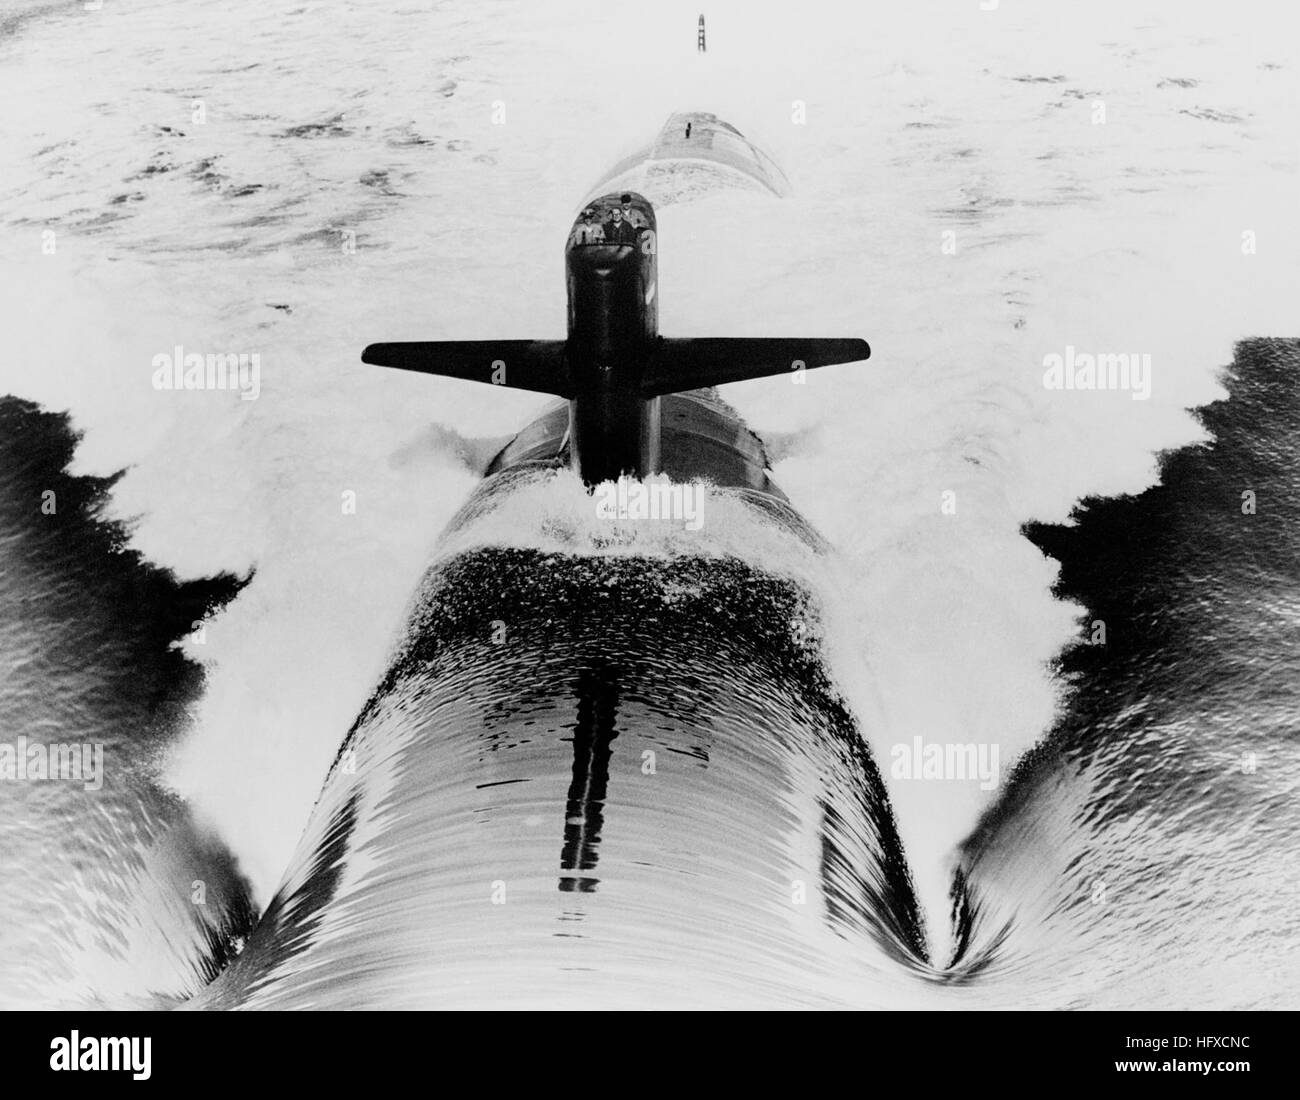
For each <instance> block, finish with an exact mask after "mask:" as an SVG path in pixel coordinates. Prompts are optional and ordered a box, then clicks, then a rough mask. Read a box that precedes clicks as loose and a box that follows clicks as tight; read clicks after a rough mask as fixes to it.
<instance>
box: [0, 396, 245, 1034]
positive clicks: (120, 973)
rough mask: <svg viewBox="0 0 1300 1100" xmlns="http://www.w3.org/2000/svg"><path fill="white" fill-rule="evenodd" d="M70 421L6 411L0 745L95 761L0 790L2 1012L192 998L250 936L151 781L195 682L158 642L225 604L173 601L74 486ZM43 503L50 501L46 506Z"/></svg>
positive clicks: (200, 849) (195, 832) (198, 589)
mask: <svg viewBox="0 0 1300 1100" xmlns="http://www.w3.org/2000/svg"><path fill="white" fill-rule="evenodd" d="M75 445H76V438H75V436H74V435H73V433H72V432H71V431H70V429H69V427H68V422H67V417H65V416H63V415H58V414H53V413H48V412H42V411H40V410H39V409H37V408H35V407H34V406H33V405H31V404H30V403H27V402H23V401H17V400H15V399H13V398H5V399H0V667H2V668H3V679H2V680H0V731H3V732H2V734H0V737H2V738H3V741H4V742H5V743H6V744H9V745H17V744H18V743H19V741H18V739H19V738H26V739H27V742H28V744H29V745H31V744H40V745H51V744H64V745H71V744H77V745H80V744H83V743H94V744H97V745H100V746H102V751H103V765H102V768H103V771H102V779H103V783H102V787H100V788H99V789H97V790H87V789H86V786H85V784H84V783H83V782H77V781H76V780H73V779H67V780H55V779H50V780H46V781H38V780H29V781H21V780H16V779H9V780H0V954H2V955H3V958H4V960H5V962H4V966H3V968H0V1007H4V1008H17V1007H60V1006H62V1007H69V1006H74V1005H86V1004H90V1005H99V1006H103V1007H131V1006H136V1007H147V1006H151V1005H155V1004H167V1003H174V1002H176V1001H179V1000H182V999H184V998H187V997H190V996H192V995H193V994H194V993H195V992H196V991H198V990H199V989H201V988H202V987H203V985H204V983H205V982H207V981H208V980H210V979H211V978H212V977H213V976H214V975H215V974H216V973H217V972H218V971H219V970H220V968H221V967H222V965H224V963H225V961H226V960H227V959H229V958H230V957H231V956H232V954H233V952H234V949H235V947H236V945H237V944H239V943H241V942H242V938H243V937H244V936H246V935H247V934H248V932H249V930H250V928H251V925H252V922H253V919H254V917H255V913H254V912H253V911H252V909H251V905H250V900H249V897H248V888H247V885H246V883H245V882H244V880H243V877H242V876H241V875H240V873H239V871H238V869H237V868H236V866H235V864H234V861H233V859H232V858H231V856H230V854H229V852H228V851H227V850H226V848H225V846H224V845H223V844H222V843H221V842H220V840H218V839H217V838H215V837H213V836H211V835H210V834H209V833H207V832H206V831H205V830H203V829H201V828H199V827H198V826H197V825H196V823H195V822H194V820H193V818H192V816H191V814H190V812H189V811H188V809H187V807H186V806H185V805H184V804H183V803H182V802H181V801H180V800H179V799H178V798H177V797H176V796H175V795H174V794H172V793H170V791H169V790H168V789H167V787H166V785H165V784H164V783H162V782H161V781H160V771H161V758H162V755H163V752H164V750H165V749H166V747H167V746H168V745H169V744H170V743H171V742H172V741H173V740H174V739H175V738H176V736H177V735H178V734H179V733H180V732H181V731H182V730H183V729H184V728H185V725H186V708H187V706H188V705H190V704H191V703H192V702H193V700H194V699H195V698H197V696H198V694H199V693H200V692H201V691H202V688H203V676H202V672H201V670H200V668H199V666H197V665H196V664H194V663H193V662H191V661H189V660H187V659H186V658H185V657H183V656H182V655H181V654H179V653H178V652H177V651H176V650H175V649H173V648H172V643H174V642H176V641H177V640H179V639H180V638H181V637H182V636H183V635H185V634H188V633H189V632H190V630H191V629H192V624H193V623H194V622H195V621H196V620H200V619H202V618H204V617H205V615H206V614H207V613H209V612H210V611H211V610H212V609H214V608H215V607H218V606H220V605H221V604H222V603H224V602H225V601H227V600H229V599H231V598H232V597H234V596H235V594H236V593H237V592H238V591H239V589H240V587H241V582H240V581H239V580H237V579H236V578H235V577H233V576H229V575H226V576H221V577H214V578H212V579H210V580H206V581H194V582H190V583H185V584H181V583H178V582H177V581H176V580H175V578H174V577H172V576H171V575H170V574H169V573H167V572H166V571H164V570H160V569H158V568H156V567H154V566H152V565H150V564H149V563H148V562H145V561H143V560H142V559H141V556H140V554H139V553H137V552H135V551H133V550H130V549H127V548H126V547H125V543H126V540H127V532H126V530H125V529H124V528H123V527H122V526H121V525H120V524H117V523H113V522H106V521H104V520H102V519H101V518H100V510H101V508H102V506H103V504H104V501H105V499H106V495H107V493H108V491H109V489H110V488H111V485H112V481H113V479H111V478H109V479H101V478H89V477H72V476H69V475H68V473H67V472H66V470H65V467H66V466H67V464H68V463H69V461H70V460H71V458H72V454H73V450H74V448H75ZM46 494H53V495H52V496H47V495H46Z"/></svg>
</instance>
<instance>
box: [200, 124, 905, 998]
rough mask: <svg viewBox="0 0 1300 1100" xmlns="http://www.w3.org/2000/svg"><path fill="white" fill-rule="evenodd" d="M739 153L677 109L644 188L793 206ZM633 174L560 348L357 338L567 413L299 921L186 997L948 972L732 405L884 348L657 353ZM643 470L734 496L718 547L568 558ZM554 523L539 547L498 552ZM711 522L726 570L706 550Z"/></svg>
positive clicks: (677, 342) (784, 522) (364, 770)
mask: <svg viewBox="0 0 1300 1100" xmlns="http://www.w3.org/2000/svg"><path fill="white" fill-rule="evenodd" d="M736 134H738V131H735V130H734V128H731V127H730V126H728V125H727V124H724V123H721V122H720V120H717V119H716V118H714V116H711V115H705V114H700V113H694V114H687V115H674V116H672V117H671V118H670V119H669V120H668V123H667V124H666V126H665V127H664V132H663V134H661V135H660V139H659V140H657V141H656V142H653V143H652V144H651V146H650V147H649V149H650V150H651V152H650V153H648V154H646V155H645V156H644V157H643V163H642V165H641V168H642V169H644V170H645V172H646V173H649V172H651V171H653V172H654V173H655V174H658V175H660V176H661V177H663V176H664V175H665V174H666V175H667V177H668V178H669V179H673V178H677V179H680V178H682V177H683V176H685V177H688V178H689V180H690V187H691V188H693V189H695V188H698V187H699V186H701V180H702V179H704V178H706V177H707V173H710V172H716V173H717V175H716V176H715V177H713V178H714V180H715V182H716V183H717V184H718V185H721V186H734V185H735V182H736V177H737V174H738V173H739V174H740V175H742V176H743V175H744V174H745V173H746V172H748V174H749V176H750V177H751V181H752V182H753V183H754V184H755V186H760V187H763V188H764V189H766V190H768V191H771V192H773V193H774V194H779V190H778V188H776V187H773V186H771V184H772V182H773V180H772V175H771V173H772V170H773V168H772V165H771V161H770V159H766V160H765V159H764V158H762V157H760V156H757V155H749V154H746V153H745V152H744V150H745V148H746V147H749V148H751V149H752V146H748V145H747V143H744V144H738V143H737V141H736V140H735V135H736ZM715 139H716V140H715ZM724 152H725V155H723V153H724ZM738 166H739V167H738ZM636 170H637V166H636V165H629V164H627V163H623V164H620V165H618V166H616V169H615V172H614V173H612V174H611V176H609V177H607V178H606V180H604V181H602V182H601V183H599V184H597V187H596V190H595V193H594V197H591V198H589V199H588V201H586V202H584V203H583V204H582V205H581V207H580V210H579V213H578V216H577V218H576V220H575V222H574V223H573V226H572V227H571V229H570V231H569V234H568V237H567V238H566V241H565V246H564V259H565V274H566V282H567V289H568V337H567V339H565V340H563V341H546V340H469V341H436V342H416V343H378V344H371V345H369V346H368V347H366V348H365V350H364V353H363V356H362V358H363V360H364V361H365V362H366V363H368V364H376V365H381V366H384V367H390V368H397V369H403V370H412V371H420V372H424V373H429V374H433V375H441V376H445V377H449V378H455V379H462V380H466V381H473V382H478V383H482V384H487V385H499V386H506V387H513V388H518V389H525V390H531V391H535V392H540V393H545V394H550V395H552V396H554V397H556V398H558V399H559V401H558V403H557V404H556V405H554V406H553V407H551V408H549V409H547V410H546V411H545V412H543V413H542V415H541V416H539V417H538V418H537V419H536V420H534V421H533V422H532V423H530V424H528V425H527V426H526V427H524V428H523V430H521V431H520V432H519V433H518V435H517V436H515V437H514V438H513V439H512V440H511V441H510V442H509V443H507V444H506V445H505V446H504V447H503V448H501V449H500V451H499V452H498V453H496V455H495V457H493V458H492V459H491V460H490V462H488V463H487V466H486V469H485V470H484V471H483V473H484V477H483V479H482V480H481V481H480V483H479V485H478V487H477V488H476V489H475V491H474V492H473V493H472V494H471V495H470V498H469V500H468V501H467V502H466V504H465V505H464V506H463V507H462V509H461V511H460V512H459V513H458V514H457V516H456V517H455V518H454V519H453V520H452V521H451V523H450V524H449V526H448V529H447V531H446V532H444V535H443V536H442V538H441V539H440V542H439V548H438V549H437V550H436V551H435V554H434V557H433V560H432V561H431V563H430V564H429V566H428V567H427V569H426V571H425V574H424V577H423V579H422V580H421V581H420V583H419V585H418V586H417V589H416V591H415V594H414V596H413V598H412V601H411V603H410V606H409V610H408V614H407V618H406V621H405V624H404V626H403V627H402V629H401V631H400V634H399V637H398V638H397V640H396V642H395V644H394V646H393V648H392V650H391V652H390V654H389V660H388V665H387V668H386V671H385V672H384V673H383V674H382V676H381V677H380V679H379V680H378V682H377V683H376V685H375V687H374V689H373V691H372V693H371V695H370V697H369V699H368V700H367V701H366V703H365V704H364V706H363V707H362V708H361V710H360V713H359V714H358V715H357V717H356V719H355V721H354V722H353V724H352V726H351V728H350V729H349V730H348V731H347V733H346V736H344V738H343V740H342V742H341V744H340V745H339V748H338V752H337V755H336V757H335V760H334V763H333V765H332V767H331V768H330V770H329V773H328V775H327V776H326V778H325V782H324V785H323V788H322V791H321V794H320V797H319V800H318V802H317V804H316V806H315V807H314V809H313V811H312V813H311V816H310V819H309V821H308V822H307V825H306V828H305V830H304V833H303V836H302V839H301V841H300V843H299V845H298V848H297V849H296V851H295V853H294V855H293V857H292V859H291V860H290V864H289V866H288V867H287V869H286V871H285V873H284V875H283V877H282V879H281V881H280V885H279V887H278V889H277V891H276V893H275V895H274V897H273V898H272V899H271V901H270V903H269V905H268V906H267V908H266V910H265V911H264V913H263V914H262V916H261V918H260V921H259V923H258V925H257V927H256V929H255V930H254V932H253V933H252V935H251V936H250V937H249V939H248V941H247V943H246V944H245V945H244V946H243V948H242V950H241V951H240V952H239V954H238V956H237V957H236V958H235V959H234V961H233V962H232V963H231V964H230V965H229V966H228V967H227V968H226V969H225V970H224V971H223V973H222V974H221V975H220V976H219V977H218V978H217V979H216V980H215V981H214V982H213V983H211V984H210V985H209V986H208V987H207V988H206V989H205V990H204V991H203V992H202V993H201V994H200V995H199V996H198V997H197V998H196V999H195V1000H194V1001H193V1002H191V1003H190V1004H189V1005H188V1006H187V1007H191V1008H196V1009H299V1008H327V1009H329V1008H356V1009H446V1008H457V1009H481V1008H503V1007H506V1008H541V1009H591V1008H615V1009H618V1008H628V1009H635V1008H644V1007H647V1006H656V1007H669V1006H673V1007H681V1008H716V1007H748V1008H753V1007H772V1008H776V1007H810V1008H813V1007H851V1006H854V1005H859V1004H862V1003H863V996H864V994H863V991H864V989H868V990H872V991H873V992H872V993H871V995H872V996H874V995H877V994H878V993H879V991H880V988H881V987H882V984H883V986H886V987H889V986H892V987H895V988H898V989H902V988H903V985H904V981H905V977H906V975H907V974H909V973H910V972H912V971H915V970H921V971H924V970H925V969H926V967H927V966H928V963H927V962H926V946H925V933H924V928H923V920H922V916H921V913H920V909H919V906H918V903H917V900H916V896H915V892H914V889H913V884H912V881H911V877H910V874H909V871H908V868H907V864H906V860H905V858H904V855H903V848H902V843H901V840H900V838H899V834H898V831H897V828H896V824H895V822H894V818H893V814H892V811H891V809H890V806H889V800H888V796H887V793H886V790H885V785H884V783H883V780H882V777H881V775H880V772H879V770H878V768H877V766H876V764H875V762H874V760H873V759H872V756H871V753H870V751H869V750H868V749H867V747H866V742H865V739H864V737H863V733H862V728H861V727H860V725H859V720H858V718H857V717H856V716H855V715H854V713H853V712H852V711H851V710H850V708H849V707H848V705H847V703H846V702H845V699H844V697H843V695H842V693H841V692H840V690H839V689H838V687H837V686H836V684H835V682H834V680H833V677H832V675H831V674H830V672H829V671H828V669H827V666H826V663H825V661H824V659H823V656H822V654H821V653H820V651H819V649H818V646H817V645H816V644H815V631H813V630H805V629H804V625H805V624H807V623H813V622H815V621H816V619H817V616H818V609H817V602H818V601H817V599H816V597H815V596H814V595H813V594H812V593H811V592H810V591H809V590H808V588H807V586H806V585H803V584H801V583H799V582H798V581H796V580H792V579H791V577H790V576H788V575H785V574H784V573H783V572H782V570H780V569H773V568H769V567H768V566H769V565H770V562H768V563H765V562H763V561H761V560H759V557H760V555H759V552H758V547H760V546H775V547H777V548H778V549H779V550H780V552H781V553H782V554H785V555H787V556H788V557H789V559H790V560H806V559H819V558H820V556H821V553H822V551H823V550H824V546H823V545H822V544H821V542H820V541H819V538H818V536H817V535H816V533H815V532H814V531H813V530H812V528H811V526H810V525H809V524H808V523H807V522H806V521H805V520H803V519H802V517H801V516H800V515H799V514H798V512H797V511H796V509H795V508H794V507H793V506H792V505H791V503H790V502H789V500H788V499H787V498H786V496H785V494H784V493H782V491H781V490H780V489H779V488H778V487H777V486H776V485H775V484H774V483H773V482H772V480H771V478H770V477H769V473H768V471H769V468H770V462H769V460H768V455H767V453H766V450H765V447H764V444H763V442H762V440H761V439H759V438H758V436H757V435H755V434H754V433H753V432H752V431H750V430H749V429H748V428H747V427H746V426H745V425H744V423H743V422H742V421H741V419H740V417H739V416H738V415H737V414H736V413H735V412H734V411H733V410H732V409H731V408H730V407H729V406H727V404H726V403H725V402H724V401H723V400H722V398H721V397H720V396H719V395H718V393H717V390H716V387H718V386H720V385H724V384H726V383H729V382H735V381H740V380H742V379H749V378H758V377H762V376H770V375H780V374H786V373H788V372H790V371H791V370H792V369H793V370H799V369H801V368H812V367H822V366H828V365H831V364H836V363H851V362H856V361H860V360H864V359H866V358H867V357H868V355H869V354H870V349H869V347H868V346H867V344H866V342H865V341H863V340H860V339H856V338H816V337H807V338H801V337H790V338H726V337H720V338H708V339H675V338H665V337H663V336H661V335H660V334H659V332H658V302H659V293H658V270H657V255H658V243H659V236H658V228H657V223H656V217H655V210H654V207H653V205H652V203H651V201H650V199H649V198H648V197H647V196H646V195H645V194H644V193H643V192H641V191H637V190H634V189H632V188H631V187H630V186H626V185H627V184H628V183H629V176H628V173H629V171H632V172H635V171H636ZM611 182H612V184H613V186H612V187H611V186H610V184H611ZM651 477H659V478H662V477H667V478H670V479H672V480H674V481H677V480H686V479H690V478H703V479H707V481H708V482H709V483H710V484H711V485H712V486H714V487H716V488H717V490H718V491H719V493H720V494H721V496H720V498H719V506H718V507H719V510H718V511H713V512H711V513H710V520H709V523H708V524H706V525H705V530H704V531H702V532H696V531H690V530H687V531H686V532H685V533H683V534H682V535H681V536H680V539H679V541H678V543H677V544H676V545H675V546H674V547H673V548H672V549H671V550H670V551H667V552H651V551H647V549H646V548H645V547H644V546H643V545H640V544H636V543H633V544H632V545H631V546H630V547H629V546H618V545H615V546H612V547H611V546H610V545H608V544H609V542H610V540H608V539H606V538H604V537H603V536H600V535H599V533H598V532H597V534H593V535H592V537H591V539H590V541H588V542H587V543H583V542H582V539H581V537H578V538H576V539H575V536H574V534H573V529H574V527H575V525H576V526H577V527H581V526H582V524H584V523H585V524H586V525H587V528H586V530H587V533H588V534H591V533H592V532H593V531H597V529H600V527H601V524H600V521H597V520H596V518H595V516H596V515H597V512H596V511H595V510H594V509H593V508H592V507H591V503H592V501H591V499H590V497H591V495H592V494H593V493H594V492H595V490H596V488H597V487H598V486H600V485H601V484H604V483H607V482H609V481H610V480H614V479H620V478H651ZM554 494H558V497H559V498H562V499H561V500H560V503H561V504H562V505H564V506H566V507H569V508H570V512H569V513H567V514H566V513H564V512H563V509H562V508H561V511H560V512H558V513H556V514H555V515H551V514H550V513H548V512H547V509H548V508H549V507H550V506H551V505H552V504H553V503H555V500H556V499H557V498H556V497H555V496H554ZM538 514H541V515H542V520H541V522H540V525H539V527H538V530H539V532H541V534H539V535H538V537H537V538H536V539H533V538H531V536H528V537H516V538H514V539H513V540H511V539H503V538H501V537H499V536H500V532H501V531H502V530H503V528H502V527H500V526H498V527H494V528H490V529H487V530H485V529H484V528H483V525H484V524H485V523H487V522H488V521H489V520H490V519H491V518H492V517H494V516H497V517H500V516H505V517H507V519H506V527H507V528H508V529H510V530H512V531H513V530H515V529H516V528H517V527H518V526H520V525H522V524H523V523H525V522H526V520H525V519H523V518H521V516H524V517H526V516H530V515H531V516H536V515H538ZM652 522H654V521H652ZM606 527H608V524H606ZM668 527H671V524H667V525H661V529H662V528H668ZM720 528H729V529H730V530H731V535H730V540H731V541H730V543H729V544H728V545H729V546H730V547H731V549H726V548H720V547H721V544H715V545H713V546H712V547H711V548H710V547H706V546H705V542H707V540H708V539H709V538H713V537H715V536H716V535H717V532H718V531H719V529H720ZM557 531H558V532H560V533H559V534H558V535H557V534H556V532H557ZM864 979H865V981H864Z"/></svg>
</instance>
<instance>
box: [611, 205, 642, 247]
mask: <svg viewBox="0 0 1300 1100" xmlns="http://www.w3.org/2000/svg"><path fill="white" fill-rule="evenodd" d="M609 218H610V220H609V221H607V222H606V223H605V243H606V244H636V236H637V233H636V226H634V225H633V224H632V223H631V222H630V221H626V220H624V218H623V211H622V210H621V209H619V208H618V207H617V206H616V207H614V209H613V210H612V211H611V212H610V215H609Z"/></svg>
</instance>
